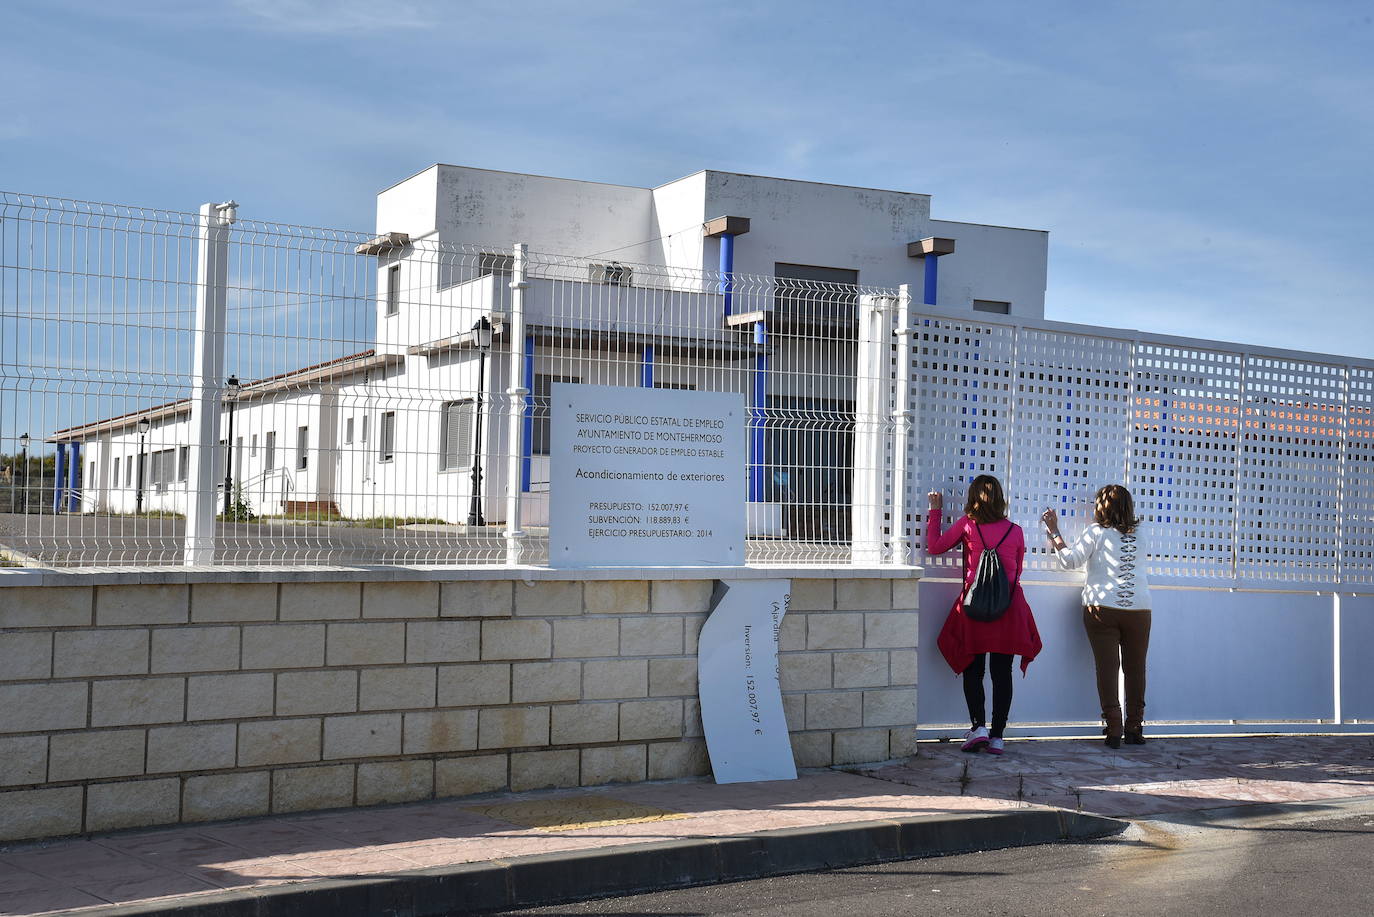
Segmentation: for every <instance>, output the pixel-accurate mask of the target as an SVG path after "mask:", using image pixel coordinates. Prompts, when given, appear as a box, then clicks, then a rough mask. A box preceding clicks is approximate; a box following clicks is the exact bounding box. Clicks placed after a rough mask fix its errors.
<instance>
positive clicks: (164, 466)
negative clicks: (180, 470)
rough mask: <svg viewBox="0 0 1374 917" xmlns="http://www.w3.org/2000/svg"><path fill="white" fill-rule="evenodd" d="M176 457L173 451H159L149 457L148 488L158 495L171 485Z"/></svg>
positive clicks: (175, 452)
mask: <svg viewBox="0 0 1374 917" xmlns="http://www.w3.org/2000/svg"><path fill="white" fill-rule="evenodd" d="M176 455H177V451H176V450H175V449H160V450H158V451H157V452H154V453H153V454H152V455H151V456H150V459H151V461H150V462H149V463H148V464H149V469H148V470H149V478H150V479H151V480H149V481H148V486H149V487H151V488H153V489H154V490H156V491H158V492H159V493H161V492H164V491H166V490H167V485H168V484H169V483H171V480H172V475H173V473H174V472H175V471H176Z"/></svg>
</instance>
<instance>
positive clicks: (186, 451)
mask: <svg viewBox="0 0 1374 917" xmlns="http://www.w3.org/2000/svg"><path fill="white" fill-rule="evenodd" d="M190 470H191V447H190V446H182V447H181V448H180V449H178V450H177V480H178V481H184V480H186V477H187V475H188V473H189V472H190Z"/></svg>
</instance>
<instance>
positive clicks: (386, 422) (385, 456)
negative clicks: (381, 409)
mask: <svg viewBox="0 0 1374 917" xmlns="http://www.w3.org/2000/svg"><path fill="white" fill-rule="evenodd" d="M378 440H379V442H378V443H377V459H378V460H379V461H383V462H389V461H391V460H392V459H393V458H395V457H396V412H395V411H387V412H386V413H385V414H383V415H382V427H381V435H380V436H379V437H378Z"/></svg>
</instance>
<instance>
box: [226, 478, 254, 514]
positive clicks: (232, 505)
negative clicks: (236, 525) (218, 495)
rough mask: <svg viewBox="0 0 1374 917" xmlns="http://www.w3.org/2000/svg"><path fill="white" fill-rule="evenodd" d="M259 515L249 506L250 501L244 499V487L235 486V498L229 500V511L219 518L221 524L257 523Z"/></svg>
mask: <svg viewBox="0 0 1374 917" xmlns="http://www.w3.org/2000/svg"><path fill="white" fill-rule="evenodd" d="M257 518H258V516H257V514H256V513H254V512H253V510H252V509H251V508H250V507H249V506H248V501H247V500H245V499H243V487H242V486H240V485H238V484H235V485H234V493H233V496H232V497H231V498H230V500H229V511H228V512H227V513H222V514H221V515H220V516H219V521H221V522H256V521H257Z"/></svg>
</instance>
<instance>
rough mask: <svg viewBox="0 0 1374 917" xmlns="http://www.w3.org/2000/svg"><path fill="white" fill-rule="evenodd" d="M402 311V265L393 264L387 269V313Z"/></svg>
mask: <svg viewBox="0 0 1374 917" xmlns="http://www.w3.org/2000/svg"><path fill="white" fill-rule="evenodd" d="M400 311H401V266H400V265H399V264H393V265H392V266H391V267H389V268H387V269H386V314H387V315H396V314H398V313H400Z"/></svg>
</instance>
